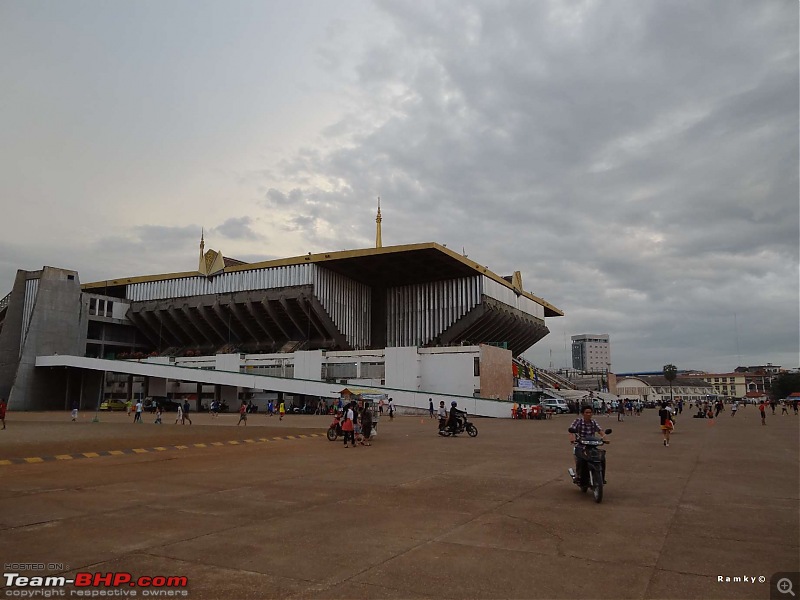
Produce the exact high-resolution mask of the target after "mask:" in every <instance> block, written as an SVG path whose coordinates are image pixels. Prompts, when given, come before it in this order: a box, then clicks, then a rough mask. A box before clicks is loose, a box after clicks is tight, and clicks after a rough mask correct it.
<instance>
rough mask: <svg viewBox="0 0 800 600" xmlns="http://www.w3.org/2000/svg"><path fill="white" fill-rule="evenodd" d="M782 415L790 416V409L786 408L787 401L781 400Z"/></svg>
mask: <svg viewBox="0 0 800 600" xmlns="http://www.w3.org/2000/svg"><path fill="white" fill-rule="evenodd" d="M781 414H782V415H788V414H789V409H788V408H787V407H786V400H781Z"/></svg>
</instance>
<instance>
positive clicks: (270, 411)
mask: <svg viewBox="0 0 800 600" xmlns="http://www.w3.org/2000/svg"><path fill="white" fill-rule="evenodd" d="M267 414H268V415H269V416H270V417H274V416H275V403H274V402H273V401H272V400H270V401H269V402H268V403H267Z"/></svg>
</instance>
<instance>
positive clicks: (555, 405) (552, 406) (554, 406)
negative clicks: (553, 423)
mask: <svg viewBox="0 0 800 600" xmlns="http://www.w3.org/2000/svg"><path fill="white" fill-rule="evenodd" d="M542 406H544V408H545V410H552V411H555V413H556V414H559V415H562V414H567V413H568V412H569V405H568V404H567V402H566V400H563V399H562V398H547V399H546V400H542Z"/></svg>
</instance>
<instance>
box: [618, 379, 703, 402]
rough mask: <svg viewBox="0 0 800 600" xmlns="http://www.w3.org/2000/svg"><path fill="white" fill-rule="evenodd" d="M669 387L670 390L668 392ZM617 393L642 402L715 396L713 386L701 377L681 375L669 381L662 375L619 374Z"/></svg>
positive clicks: (622, 396)
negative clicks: (692, 377)
mask: <svg viewBox="0 0 800 600" xmlns="http://www.w3.org/2000/svg"><path fill="white" fill-rule="evenodd" d="M670 389H671V392H670ZM617 394H618V395H619V396H620V398H629V399H631V400H641V401H643V402H666V401H668V400H669V399H670V395H671V397H672V399H673V400H674V401H675V402H677V401H679V400H681V401H683V402H695V403H696V402H703V401H705V400H711V399H714V398H716V394H715V393H714V387H713V386H712V385H711V384H709V383H708V382H706V381H703V380H702V379H688V378H685V377H684V376H681V377H679V378H677V379H675V380H673V381H672V385H671V386H670V382H669V381H667V380H666V379H665V378H664V376H663V375H648V376H641V375H640V376H620V377H618V379H617Z"/></svg>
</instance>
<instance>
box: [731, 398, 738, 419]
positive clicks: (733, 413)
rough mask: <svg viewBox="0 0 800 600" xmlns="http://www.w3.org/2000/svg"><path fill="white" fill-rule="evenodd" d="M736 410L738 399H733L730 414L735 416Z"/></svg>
mask: <svg viewBox="0 0 800 600" xmlns="http://www.w3.org/2000/svg"><path fill="white" fill-rule="evenodd" d="M737 410H739V401H738V400H734V401H733V405H732V406H731V416H732V417H735V416H736V411H737Z"/></svg>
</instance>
